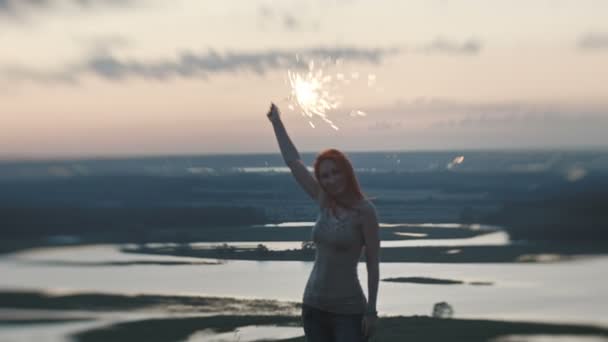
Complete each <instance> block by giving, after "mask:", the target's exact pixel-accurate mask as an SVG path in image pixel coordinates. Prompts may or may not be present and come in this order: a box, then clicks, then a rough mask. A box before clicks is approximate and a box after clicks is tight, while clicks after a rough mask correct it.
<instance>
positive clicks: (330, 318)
mask: <svg viewBox="0 0 608 342" xmlns="http://www.w3.org/2000/svg"><path fill="white" fill-rule="evenodd" d="M302 321H303V323H304V334H305V335H306V342H364V341H366V339H365V338H364V336H363V331H362V328H363V315H362V314H354V315H343V314H336V313H332V312H327V311H322V310H319V309H317V308H313V307H311V306H308V305H305V304H304V305H302Z"/></svg>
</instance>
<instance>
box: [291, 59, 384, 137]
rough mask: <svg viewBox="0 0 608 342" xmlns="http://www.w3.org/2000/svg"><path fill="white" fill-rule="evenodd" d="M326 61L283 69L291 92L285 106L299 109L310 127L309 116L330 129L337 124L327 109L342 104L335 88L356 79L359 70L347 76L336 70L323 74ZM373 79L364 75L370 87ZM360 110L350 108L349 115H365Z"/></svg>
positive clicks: (334, 127)
mask: <svg viewBox="0 0 608 342" xmlns="http://www.w3.org/2000/svg"><path fill="white" fill-rule="evenodd" d="M341 63H342V61H341V60H337V61H336V62H335V64H336V65H338V66H339V65H341ZM328 64H329V61H324V62H322V63H321V64H320V66H318V67H317V66H316V65H315V62H314V61H313V60H311V61H310V62H309V63H308V70H307V71H305V72H298V71H292V70H287V81H288V82H289V83H288V85H289V86H290V87H291V93H290V95H289V97H288V98H287V100H288V101H289V102H290V104H289V105H288V108H289V109H291V110H294V111H295V110H296V109H297V108H298V109H299V110H300V112H301V113H302V115H303V116H305V117H307V118H308V119H309V120H308V123H309V124H310V126H311V127H312V128H315V124H314V123H313V122H312V121H313V120H312V118H313V117H316V118H319V119H321V120H323V121H324V122H325V123H327V124H328V125H329V126H331V128H333V129H335V130H338V129H339V128H338V126H336V124H335V123H334V122H333V121H332V120H331V119H330V118H329V115H328V114H329V112H330V111H332V110H335V109H338V108H339V107H340V106H341V105H342V101H343V98H342V96H341V95H339V87H340V86H341V85H348V84H350V83H351V81H353V80H359V79H360V74H359V72H356V71H355V72H351V73H350V75H346V74H344V73H336V74H335V75H330V74H327V73H326V71H325V70H324V68H325V67H326V66H327V65H328ZM375 82H376V75H371V74H370V75H368V77H367V85H368V86H369V87H373V86H374V85H375ZM366 115H367V114H366V113H365V112H363V111H361V110H352V111H351V112H350V116H366Z"/></svg>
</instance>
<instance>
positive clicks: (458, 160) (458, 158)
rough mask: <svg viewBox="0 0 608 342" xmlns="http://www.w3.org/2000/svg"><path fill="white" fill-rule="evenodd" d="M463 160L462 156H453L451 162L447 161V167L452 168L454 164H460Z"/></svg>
mask: <svg viewBox="0 0 608 342" xmlns="http://www.w3.org/2000/svg"><path fill="white" fill-rule="evenodd" d="M463 161H464V156H458V157H456V158H454V159H453V160H452V161H451V162H449V163H448V166H447V167H448V169H452V168H453V167H454V166H456V165H459V164H462V162H463Z"/></svg>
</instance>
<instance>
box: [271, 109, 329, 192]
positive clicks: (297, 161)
mask: <svg viewBox="0 0 608 342" xmlns="http://www.w3.org/2000/svg"><path fill="white" fill-rule="evenodd" d="M267 116H268V119H269V120H270V122H272V127H273V129H274V134H275V136H276V138H277V142H278V144H279V149H280V150H281V155H282V156H283V160H284V161H285V164H287V166H289V169H290V170H291V174H292V175H293V176H294V178H295V179H296V181H297V182H298V184H300V186H301V187H302V188H303V189H304V191H306V193H307V194H308V195H309V196H310V197H312V198H313V199H314V200H318V199H319V193H320V187H319V184H318V183H317V181H316V179H315V178H314V177H313V176H312V175H311V174H310V172H308V169H306V166H305V165H304V163H303V162H302V160H301V158H300V153H299V152H298V150H297V149H296V147H295V145H294V144H293V142H292V141H291V139H290V138H289V135H288V134H287V130H286V129H285V126H284V125H283V122H282V121H281V117H280V115H279V109H278V108H277V106H275V105H274V103H273V104H272V105H271V106H270V111H268V114H267Z"/></svg>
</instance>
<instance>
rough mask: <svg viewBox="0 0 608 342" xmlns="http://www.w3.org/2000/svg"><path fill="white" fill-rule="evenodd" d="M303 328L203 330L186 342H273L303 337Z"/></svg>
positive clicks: (256, 327)
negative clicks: (274, 341) (215, 331)
mask: <svg viewBox="0 0 608 342" xmlns="http://www.w3.org/2000/svg"><path fill="white" fill-rule="evenodd" d="M303 335H304V334H303V330H302V328H301V327H277V326H273V325H251V326H246V327H240V328H238V329H236V330H235V331H231V332H227V333H221V334H215V333H214V332H213V331H210V330H203V331H200V332H197V333H195V334H193V335H192V336H190V337H189V338H188V339H187V340H186V342H224V341H239V342H251V341H272V340H282V339H288V338H294V337H300V336H303Z"/></svg>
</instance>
